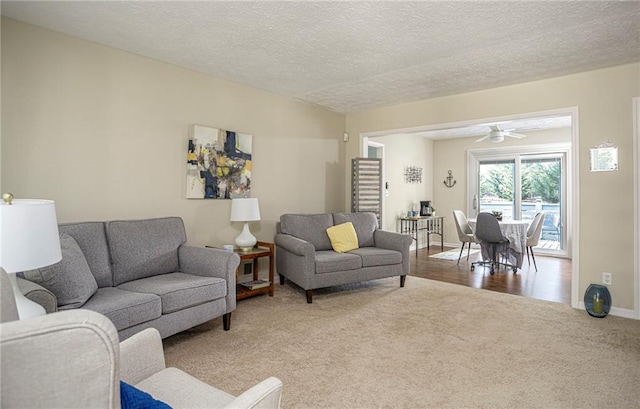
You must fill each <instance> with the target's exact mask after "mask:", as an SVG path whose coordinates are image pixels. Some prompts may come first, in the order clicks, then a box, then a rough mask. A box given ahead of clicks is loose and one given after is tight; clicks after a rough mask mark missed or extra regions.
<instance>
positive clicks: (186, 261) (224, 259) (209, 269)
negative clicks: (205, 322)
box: [178, 244, 240, 313]
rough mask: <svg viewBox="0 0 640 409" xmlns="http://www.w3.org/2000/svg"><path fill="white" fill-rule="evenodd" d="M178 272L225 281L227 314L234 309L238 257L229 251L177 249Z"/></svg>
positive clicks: (193, 248) (183, 247)
mask: <svg viewBox="0 0 640 409" xmlns="http://www.w3.org/2000/svg"><path fill="white" fill-rule="evenodd" d="M178 259H179V261H180V270H181V271H182V272H183V273H187V274H194V275H199V276H205V277H219V278H223V279H225V280H227V296H226V297H225V298H226V302H227V311H226V312H227V313H229V312H232V311H234V310H235V309H236V269H237V268H238V266H239V265H240V256H238V255H237V254H236V253H233V252H231V251H226V250H221V249H215V248H206V247H196V246H188V245H185V244H183V245H182V246H180V247H179V248H178Z"/></svg>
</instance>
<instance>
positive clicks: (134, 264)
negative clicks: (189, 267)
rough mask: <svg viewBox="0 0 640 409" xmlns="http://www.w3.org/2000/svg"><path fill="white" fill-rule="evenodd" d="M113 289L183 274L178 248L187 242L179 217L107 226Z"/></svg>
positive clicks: (108, 224) (124, 221) (125, 222)
mask: <svg viewBox="0 0 640 409" xmlns="http://www.w3.org/2000/svg"><path fill="white" fill-rule="evenodd" d="M107 238H108V243H109V249H110V251H111V261H112V265H113V285H114V286H118V285H120V284H122V283H126V282H128V281H133V280H138V279H140V278H145V277H151V276H155V275H158V274H165V273H173V272H175V271H179V270H180V265H179V262H178V247H180V246H181V245H182V244H183V243H184V242H186V241H187V237H186V233H185V231H184V223H183V222H182V219H181V218H179V217H166V218H160V219H147V220H119V221H111V222H107Z"/></svg>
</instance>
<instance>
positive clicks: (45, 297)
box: [16, 277, 58, 314]
mask: <svg viewBox="0 0 640 409" xmlns="http://www.w3.org/2000/svg"><path fill="white" fill-rule="evenodd" d="M16 281H17V282H18V288H19V289H20V292H22V294H24V296H25V297H27V298H28V299H30V300H31V301H33V302H35V303H37V304H40V305H41V306H42V307H44V310H45V311H46V312H47V314H50V313H52V312H56V311H58V299H57V298H56V296H55V294H53V293H52V292H51V291H49V290H47V289H46V288H44V287H43V286H41V285H40V284H38V283H34V282H33V281H29V280H25V279H24V278H20V277H16Z"/></svg>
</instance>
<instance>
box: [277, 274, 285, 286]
mask: <svg viewBox="0 0 640 409" xmlns="http://www.w3.org/2000/svg"><path fill="white" fill-rule="evenodd" d="M278 277H280V285H284V276H283V275H282V274H278Z"/></svg>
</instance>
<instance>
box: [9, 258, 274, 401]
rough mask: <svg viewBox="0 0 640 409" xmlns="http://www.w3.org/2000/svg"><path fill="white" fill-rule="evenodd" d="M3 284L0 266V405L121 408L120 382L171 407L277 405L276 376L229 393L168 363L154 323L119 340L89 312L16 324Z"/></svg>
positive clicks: (109, 324)
mask: <svg viewBox="0 0 640 409" xmlns="http://www.w3.org/2000/svg"><path fill="white" fill-rule="evenodd" d="M8 281H9V279H8V277H7V275H6V273H5V272H4V270H2V269H0V290H1V298H0V301H1V304H2V305H1V308H2V324H1V328H0V337H1V338H0V341H1V344H0V349H1V351H0V359H1V369H2V384H1V401H0V407H2V408H4V409H9V408H53V407H56V408H63V407H64V408H94V407H96V408H120V380H122V381H124V382H126V383H128V384H130V385H133V386H135V387H136V388H138V389H141V390H142V391H144V392H147V393H149V394H151V395H152V396H153V397H154V398H155V399H157V400H160V401H163V402H165V403H167V404H168V405H170V406H171V407H173V408H194V407H198V408H265V409H266V408H279V407H280V399H281V395H282V382H281V381H280V380H279V379H277V378H273V377H271V378H268V379H266V380H264V381H262V382H261V383H259V384H258V385H255V386H253V387H252V388H250V389H249V390H247V391H246V392H244V393H242V394H241V395H240V396H238V397H235V396H232V395H230V394H228V393H226V392H223V391H221V390H219V389H216V388H214V387H213V386H210V385H208V384H206V383H204V382H202V381H200V380H198V379H196V378H194V377H192V376H191V375H188V374H187V373H185V372H183V371H181V370H179V369H177V368H167V367H166V366H165V361H164V351H163V348H162V340H161V338H160V334H159V333H158V331H157V330H156V329H154V328H149V329H146V330H144V331H141V332H139V333H138V334H136V335H134V336H132V337H130V338H128V339H126V340H125V341H123V342H121V343H120V342H119V341H118V333H117V331H116V328H115V327H114V325H113V323H112V322H111V321H110V320H109V319H108V318H107V317H105V316H103V315H101V314H98V313H96V312H93V311H90V310H84V309H77V310H70V311H63V312H56V313H52V314H47V315H45V316H42V317H37V318H32V319H28V320H24V321H17V312H16V311H15V307H14V306H15V300H14V298H13V292H12V290H11V286H10V284H9V282H8ZM12 306H13V308H12Z"/></svg>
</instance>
